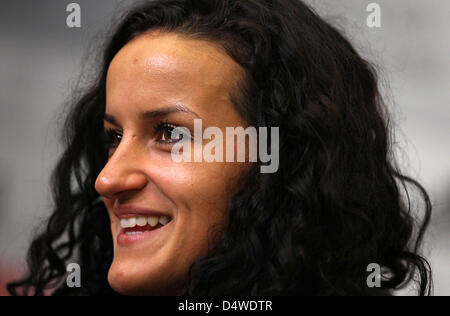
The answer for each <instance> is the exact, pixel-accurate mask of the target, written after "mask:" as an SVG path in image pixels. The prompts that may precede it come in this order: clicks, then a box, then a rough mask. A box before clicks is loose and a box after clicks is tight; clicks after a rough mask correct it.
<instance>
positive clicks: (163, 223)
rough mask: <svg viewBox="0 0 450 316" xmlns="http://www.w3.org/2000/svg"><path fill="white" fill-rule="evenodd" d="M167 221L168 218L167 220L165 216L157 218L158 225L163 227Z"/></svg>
mask: <svg viewBox="0 0 450 316" xmlns="http://www.w3.org/2000/svg"><path fill="white" fill-rule="evenodd" d="M169 221H170V218H168V217H167V216H161V217H160V218H159V223H160V224H161V225H163V226H164V225H166V224H167V223H168V222H169Z"/></svg>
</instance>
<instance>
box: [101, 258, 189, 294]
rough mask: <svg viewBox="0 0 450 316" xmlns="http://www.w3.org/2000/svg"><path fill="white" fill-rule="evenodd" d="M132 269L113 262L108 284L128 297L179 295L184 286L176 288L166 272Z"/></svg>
mask: <svg viewBox="0 0 450 316" xmlns="http://www.w3.org/2000/svg"><path fill="white" fill-rule="evenodd" d="M132 267H133V268H131V269H130V265H120V264H118V263H114V262H113V264H112V265H111V267H110V269H109V273H108V283H109V285H110V286H111V288H112V289H113V290H114V291H115V292H117V293H119V294H121V295H126V296H169V295H179V293H180V290H179V289H180V288H182V286H180V285H178V286H175V285H174V284H175V283H176V282H172V281H171V280H170V278H167V274H166V272H165V271H164V270H160V271H158V272H156V271H146V272H143V271H142V270H140V271H136V270H135V269H136V267H135V266H132ZM162 271H164V272H162ZM178 284H179V283H178Z"/></svg>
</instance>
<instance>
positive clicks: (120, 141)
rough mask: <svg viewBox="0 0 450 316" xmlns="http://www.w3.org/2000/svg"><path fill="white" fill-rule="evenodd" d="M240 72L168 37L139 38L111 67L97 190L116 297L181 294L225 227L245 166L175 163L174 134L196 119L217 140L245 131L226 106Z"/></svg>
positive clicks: (213, 50) (207, 47)
mask: <svg viewBox="0 0 450 316" xmlns="http://www.w3.org/2000/svg"><path fill="white" fill-rule="evenodd" d="M241 75H242V69H241V68H240V67H239V65H238V64H236V63H235V62H234V61H233V60H232V59H231V58H230V57H229V56H228V55H227V54H226V53H225V52H223V51H222V50H221V49H220V48H219V47H218V46H216V45H215V44H213V43H209V42H207V41H203V40H195V39H188V38H186V37H183V36H180V35H176V34H169V33H156V32H154V33H149V34H144V35H141V36H139V37H137V38H136V39H134V40H133V41H131V42H130V43H128V44H127V45H126V46H125V47H124V48H122V49H121V50H120V52H119V53H118V54H117V55H116V56H115V58H114V59H113V61H112V62H111V65H110V67H109V70H108V76H107V86H106V87H107V91H106V114H105V121H104V127H105V130H106V131H107V134H108V135H109V137H110V138H111V140H112V141H111V147H110V158H109V160H108V163H107V164H106V166H105V167H104V169H103V170H102V172H101V173H100V175H99V176H98V178H97V181H96V190H97V191H98V192H99V193H100V194H101V195H102V197H103V199H104V202H105V205H106V208H107V210H108V213H109V217H110V220H111V229H112V238H113V241H114V260H113V263H112V265H111V268H110V270H109V275H108V279H109V283H110V284H111V286H112V287H113V288H114V289H115V290H116V291H117V292H119V293H122V294H131V295H140V294H145V295H148V294H157V295H165V294H170V295H173V294H179V293H180V291H182V290H183V287H184V285H185V281H186V277H187V274H188V270H189V267H190V266H191V264H192V263H193V262H194V260H195V259H198V258H200V257H202V256H203V255H205V254H206V253H207V251H208V246H211V243H212V242H214V240H215V238H212V237H213V236H218V235H215V234H214V233H219V234H220V232H221V231H223V229H224V228H225V226H226V224H227V213H226V206H227V202H228V200H229V199H230V197H231V194H232V193H233V192H234V191H235V189H236V186H237V182H238V180H239V179H238V178H239V176H241V175H242V174H243V173H244V172H245V170H246V169H247V168H248V165H247V164H243V163H220V162H213V163H207V162H181V163H177V162H174V161H173V159H172V155H171V149H172V147H173V145H174V142H175V141H177V140H176V139H172V138H171V137H172V136H173V135H172V134H171V131H172V129H173V128H174V127H178V126H180V127H186V128H188V129H189V130H190V131H191V134H192V135H194V119H201V120H202V124H203V129H205V128H207V127H212V126H214V127H218V128H220V129H221V130H222V131H223V134H224V135H225V129H226V127H238V126H242V127H246V123H245V122H244V120H243V119H242V118H241V116H240V115H239V114H238V113H237V111H236V110H235V108H234V106H233V104H232V102H231V101H230V93H232V91H233V89H236V83H237V80H238V78H240V77H241ZM188 141H189V142H191V143H192V145H193V144H194V142H198V141H200V142H202V140H198V139H195V140H188ZM203 142H204V141H203ZM208 242H209V243H210V244H209V245H208Z"/></svg>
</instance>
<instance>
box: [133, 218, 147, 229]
mask: <svg viewBox="0 0 450 316" xmlns="http://www.w3.org/2000/svg"><path fill="white" fill-rule="evenodd" d="M136 225H138V226H141V227H144V226H145V225H147V217H138V218H137V219H136Z"/></svg>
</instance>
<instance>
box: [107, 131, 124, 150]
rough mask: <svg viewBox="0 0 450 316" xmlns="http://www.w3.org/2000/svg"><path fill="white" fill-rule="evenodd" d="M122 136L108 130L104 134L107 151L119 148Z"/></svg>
mask: <svg viewBox="0 0 450 316" xmlns="http://www.w3.org/2000/svg"><path fill="white" fill-rule="evenodd" d="M122 137H123V136H122V134H121V133H119V132H118V131H114V130H108V131H105V133H104V144H105V147H106V149H107V150H109V151H111V150H112V149H115V148H117V147H118V146H119V144H120V142H121V141H122Z"/></svg>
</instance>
